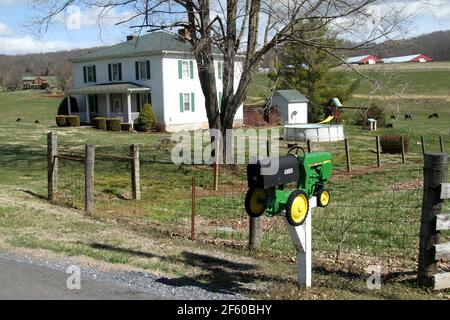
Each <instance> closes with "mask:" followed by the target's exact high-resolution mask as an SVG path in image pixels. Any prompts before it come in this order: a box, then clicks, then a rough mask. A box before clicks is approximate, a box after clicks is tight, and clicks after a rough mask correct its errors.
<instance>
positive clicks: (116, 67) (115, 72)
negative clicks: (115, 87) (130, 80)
mask: <svg viewBox="0 0 450 320" xmlns="http://www.w3.org/2000/svg"><path fill="white" fill-rule="evenodd" d="M112 79H113V81H118V80H119V64H118V63H113V65H112Z"/></svg>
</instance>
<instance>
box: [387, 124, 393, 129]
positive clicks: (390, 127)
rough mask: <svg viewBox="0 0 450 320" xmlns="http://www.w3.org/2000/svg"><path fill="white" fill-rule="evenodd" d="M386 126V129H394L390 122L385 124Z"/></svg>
mask: <svg viewBox="0 0 450 320" xmlns="http://www.w3.org/2000/svg"><path fill="white" fill-rule="evenodd" d="M386 128H388V129H394V125H393V124H392V123H389V124H387V125H386Z"/></svg>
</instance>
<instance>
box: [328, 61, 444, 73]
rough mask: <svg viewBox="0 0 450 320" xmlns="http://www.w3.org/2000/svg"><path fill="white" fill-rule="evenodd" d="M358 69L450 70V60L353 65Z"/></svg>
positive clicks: (348, 68)
mask: <svg viewBox="0 0 450 320" xmlns="http://www.w3.org/2000/svg"><path fill="white" fill-rule="evenodd" d="M352 67H353V68H354V69H356V70H358V71H379V70H383V71H409V70H421V71H433V70H449V69H450V61H438V62H428V63H415V62H405V63H386V64H384V63H380V64H372V65H368V64H366V65H356V66H352ZM335 70H344V71H345V70H351V68H350V67H348V66H339V67H337V68H335Z"/></svg>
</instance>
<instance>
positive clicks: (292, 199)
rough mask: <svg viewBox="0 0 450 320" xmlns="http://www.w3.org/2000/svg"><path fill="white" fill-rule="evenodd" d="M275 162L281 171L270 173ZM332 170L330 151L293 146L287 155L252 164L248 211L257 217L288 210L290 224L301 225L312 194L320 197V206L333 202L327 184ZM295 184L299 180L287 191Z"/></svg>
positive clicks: (246, 207)
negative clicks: (293, 186) (287, 188)
mask: <svg viewBox="0 0 450 320" xmlns="http://www.w3.org/2000/svg"><path fill="white" fill-rule="evenodd" d="M299 150H301V151H302V152H303V154H302V155H299V154H298V152H299ZM274 162H278V170H277V172H276V173H275V174H273V172H272V173H269V171H270V170H271V169H270V168H273V167H272V166H271V165H273V164H274ZM331 172H332V161H331V153H329V152H312V153H305V151H304V150H303V148H301V147H299V146H296V147H293V148H292V149H290V150H289V152H288V155H287V156H284V157H277V158H268V159H265V160H260V161H258V163H257V164H249V165H248V167H247V180H248V187H249V190H248V192H247V195H246V197H245V210H246V211H247V213H248V215H249V216H250V217H255V218H256V217H259V216H261V215H262V214H263V213H264V212H266V214H267V215H268V216H271V217H273V216H275V215H277V214H280V213H282V212H283V211H285V212H286V218H287V221H288V222H289V224H291V225H293V226H299V225H301V224H303V222H304V221H305V219H306V216H307V214H308V209H309V199H310V198H311V197H313V196H317V205H318V206H319V207H326V206H328V204H329V203H330V192H329V190H328V189H326V185H327V183H328V179H329V178H330V177H331ZM265 173H266V174H265ZM292 183H296V188H295V189H289V190H285V189H286V187H287V185H288V184H292Z"/></svg>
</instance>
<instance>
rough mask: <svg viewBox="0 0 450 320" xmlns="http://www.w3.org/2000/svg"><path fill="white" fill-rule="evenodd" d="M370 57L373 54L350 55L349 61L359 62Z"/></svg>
mask: <svg viewBox="0 0 450 320" xmlns="http://www.w3.org/2000/svg"><path fill="white" fill-rule="evenodd" d="M369 57H372V55H370V54H366V55H364V56H357V57H350V58H348V59H347V63H356V62H359V61H361V60H363V59H366V58H369Z"/></svg>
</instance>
